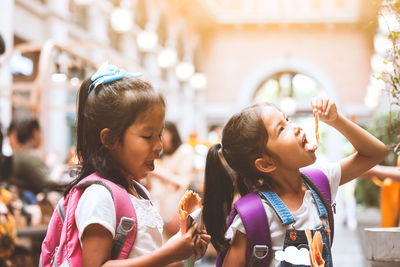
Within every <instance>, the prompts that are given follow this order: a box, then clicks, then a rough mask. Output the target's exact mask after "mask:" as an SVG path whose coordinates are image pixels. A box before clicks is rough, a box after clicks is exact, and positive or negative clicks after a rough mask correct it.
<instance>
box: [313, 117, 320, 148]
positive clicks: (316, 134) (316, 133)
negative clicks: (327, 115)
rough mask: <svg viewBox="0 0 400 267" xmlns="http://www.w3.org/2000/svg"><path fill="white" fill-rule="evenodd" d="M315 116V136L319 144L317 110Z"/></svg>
mask: <svg viewBox="0 0 400 267" xmlns="http://www.w3.org/2000/svg"><path fill="white" fill-rule="evenodd" d="M314 118H315V138H316V140H317V145H319V130H318V121H319V116H318V113H317V112H314Z"/></svg>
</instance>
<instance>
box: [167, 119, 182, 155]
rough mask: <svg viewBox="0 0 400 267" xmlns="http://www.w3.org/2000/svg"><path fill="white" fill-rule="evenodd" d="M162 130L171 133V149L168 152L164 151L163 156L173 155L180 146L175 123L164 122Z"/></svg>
mask: <svg viewBox="0 0 400 267" xmlns="http://www.w3.org/2000/svg"><path fill="white" fill-rule="evenodd" d="M164 129H165V130H167V131H169V132H170V133H171V149H170V150H168V151H166V150H165V149H164V151H163V154H165V155H171V154H174V152H175V151H176V150H177V149H178V147H179V146H180V145H182V139H181V136H180V135H179V132H178V128H176V125H175V123H173V122H172V121H166V122H165V125H164Z"/></svg>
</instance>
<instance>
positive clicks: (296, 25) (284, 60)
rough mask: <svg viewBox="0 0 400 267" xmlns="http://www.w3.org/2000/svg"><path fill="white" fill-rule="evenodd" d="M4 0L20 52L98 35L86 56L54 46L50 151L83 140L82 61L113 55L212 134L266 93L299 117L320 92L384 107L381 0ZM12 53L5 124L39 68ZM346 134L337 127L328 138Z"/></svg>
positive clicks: (175, 117) (46, 108)
mask: <svg viewBox="0 0 400 267" xmlns="http://www.w3.org/2000/svg"><path fill="white" fill-rule="evenodd" d="M1 6H2V11H1V16H0V29H1V34H2V35H3V37H4V39H5V41H6V44H7V51H8V52H11V50H12V48H13V47H15V46H16V45H18V44H21V43H25V42H30V43H34V44H38V45H43V44H45V43H46V40H51V42H53V43H56V44H63V45H65V46H67V47H66V48H65V49H67V48H68V46H69V44H71V43H82V44H87V43H90V44H92V46H88V47H89V49H88V48H86V49H82V48H79V46H73V47H72V46H70V48H71V49H70V50H72V51H70V52H74V51H75V53H77V54H79V55H75V56H74V55H72V56H71V53H69V54H68V53H65V51H61V52H60V51H58V52H52V53H51V56H49V58H50V61H51V62H52V63H54V64H52V66H51V67H49V68H47V70H46V71H47V74H46V75H47V76H45V77H44V78H43V79H47V80H51V83H49V85H47V87H46V86H42V87H46V88H41V89H39V90H43V91H46V90H47V91H46V92H47V93H46V94H47V97H42V99H45V100H43V101H42V102H41V103H42V104H41V105H39V108H38V109H39V110H37V109H36V110H35V109H34V111H35V112H38V115H39V116H40V117H41V120H42V122H43V123H46V124H47V126H46V132H45V138H46V139H47V140H46V142H45V144H46V151H48V152H54V151H57V152H58V153H60V154H62V155H64V154H66V151H67V149H68V146H67V144H69V145H70V144H71V143H72V142H73V140H72V136H73V131H71V128H72V127H73V121H74V110H73V108H71V107H72V106H73V105H74V101H73V100H71V99H73V97H71V92H75V93H76V90H77V88H78V86H79V85H78V84H79V82H77V80H76V79H75V80H74V84H73V85H71V78H73V77H71V74H70V69H71V68H72V67H74V64H76V65H78V69H80V68H81V67H82V66H83V67H82V68H84V71H83V74H86V76H88V75H89V74H90V72H91V71H93V69H94V68H95V66H93V65H96V64H100V63H101V62H102V61H103V60H105V59H107V58H110V57H111V56H113V57H112V58H113V62H112V63H115V64H118V65H122V66H124V67H125V68H127V69H129V70H131V71H141V72H143V73H144V78H145V79H148V80H150V81H151V82H152V83H153V85H154V86H155V87H156V88H158V89H159V90H160V91H162V92H163V93H164V95H165V96H166V99H167V105H168V108H167V118H168V119H170V120H172V121H175V122H177V124H178V126H179V129H180V130H181V133H182V136H183V137H184V138H186V137H187V136H189V134H190V133H191V132H193V131H196V132H197V133H198V136H199V138H203V139H204V138H206V135H207V131H208V128H209V127H210V126H211V125H221V124H224V123H225V121H226V119H227V118H228V117H229V116H230V115H232V114H233V113H234V112H236V111H238V110H240V109H241V108H243V107H245V106H247V105H249V104H251V103H255V102H258V101H270V102H274V103H276V104H277V105H278V106H280V107H281V108H282V109H283V110H284V111H286V112H288V113H290V115H292V116H294V117H299V118H300V117H305V118H306V117H311V110H310V107H309V105H308V100H309V97H311V96H314V95H317V94H325V95H326V96H329V97H330V98H332V99H334V100H335V101H336V102H337V103H338V106H339V108H340V110H341V111H342V112H343V113H344V114H345V115H350V114H356V115H357V117H358V118H361V119H365V120H367V119H368V117H369V116H370V114H371V111H372V110H371V109H370V108H368V107H367V106H365V102H364V100H365V97H366V96H367V87H368V85H369V84H370V73H371V64H370V60H371V55H372V54H373V53H374V47H373V37H374V31H375V29H374V25H373V23H372V25H371V21H374V20H375V17H376V14H375V9H374V7H372V6H371V3H370V1H363V0H263V1H260V0H246V1H242V0H206V1H200V0H192V1H183V0H112V1H111V0H110V1H106V0H104V1H95V0H15V1H13V0H2V4H1ZM93 44H94V45H95V46H93ZM93 47H95V49H94V48H93ZM80 50H82V51H80ZM105 51H107V52H105ZM53 54H57V55H53ZM60 54H61V55H62V54H68V56H60ZM22 56H24V54H22ZM79 56H80V60H76V58H79ZM3 57H4V56H3ZM25 57H28V58H30V59H31V60H32V62H33V67H32V73H33V74H32V75H31V76H35V73H36V74H37V73H38V72H40V69H38V68H37V67H35V66H37V65H38V64H39V62H40V58H41V53H40V52H38V53H34V54H33V55H32V54H29V53H26V54H25ZM0 59H2V58H0ZM85 60H86V61H87V62H86V64H83V63H82V61H85ZM77 61H79V62H80V63H79V64H78V63H75V62H77ZM71 62H72V63H71ZM88 62H89V63H90V62H92V63H94V64H88ZM5 63H9V60H8V59H7V62H3V64H2V67H1V70H0V88H1V91H0V92H1V94H0V96H1V99H0V101H1V102H0V103H1V106H0V109H1V110H0V116H1V122H2V124H3V126H4V125H7V124H8V123H9V121H10V119H11V117H12V116H13V113H15V112H16V111H15V107H14V106H17V105H18V103H14V102H13V100H11V99H12V98H11V96H12V95H13V94H14V91H15V88H14V87H13V84H15V83H16V82H19V81H21V80H23V81H26V80H27V81H34V79H35V77H33V78H27V77H24V75H21V74H20V73H19V74H15V71H14V70H13V69H12V68H13V66H10V64H5ZM28 65H29V64H28ZM63 66H68V68H67V69H66V70H62V67H63ZM69 67H71V68H69ZM60 68H61V70H60ZM28 69H29V66H28ZM72 69H74V68H72ZM75 69H76V68H75ZM58 72H65V73H66V74H67V80H64V81H63V84H58V85H57V84H56V83H55V82H54V81H53V80H52V77H53V76H52V74H54V73H58ZM13 73H14V74H13ZM83 74H82V71H81V72H80V75H78V76H79V79H82V78H83V77H86V76H84V75H83ZM25 76H26V75H25ZM28 76H29V75H28ZM74 77H75V76H74ZM29 79H30V80H29ZM66 81H67V82H69V85H68V86H66V85H65V83H66ZM79 81H80V80H79ZM66 87H68V88H69V89H68V90H64V91H63V90H53V89H55V88H60V89H62V88H66ZM50 89H51V90H50ZM29 90H30V88H26V89H25V91H29ZM72 95H73V94H72ZM43 96H44V95H43ZM38 101H39V100H38ZM31 104H32V103H31ZM50 104H51V105H50ZM57 105H58V106H68V107H69V108H66V109H60V108H57V107H54V106H57ZM52 106H53V107H54V108H52ZM13 107H14V108H13ZM47 113H51V115H46V114H47ZM335 138H337V136H335V134H334V133H333V134H331V133H329V136H327V141H328V142H329V143H332V142H331V141H334V140H335ZM332 144H337V143H332ZM338 147H339V146H338V145H334V146H332V147H331V148H330V149H328V150H329V151H331V152H329V153H330V154H331V156H329V157H331V158H332V157H334V156H333V155H336V156H338V155H339V156H340V153H338V151H337V150H338V149H339V148H338Z"/></svg>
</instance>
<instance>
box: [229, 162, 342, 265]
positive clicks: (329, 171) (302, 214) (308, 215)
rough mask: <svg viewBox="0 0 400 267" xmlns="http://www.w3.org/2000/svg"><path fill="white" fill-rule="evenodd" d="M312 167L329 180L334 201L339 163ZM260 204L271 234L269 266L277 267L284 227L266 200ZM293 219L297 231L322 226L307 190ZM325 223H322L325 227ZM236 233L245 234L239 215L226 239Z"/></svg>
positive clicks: (338, 175) (339, 175) (338, 178)
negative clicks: (321, 172)
mask: <svg viewBox="0 0 400 267" xmlns="http://www.w3.org/2000/svg"><path fill="white" fill-rule="evenodd" d="M313 167H315V168H317V169H320V170H321V171H323V172H324V174H325V175H326V177H327V178H328V180H329V184H330V188H331V198H332V200H333V199H335V197H336V193H337V190H338V187H339V184H340V177H341V168H340V163H339V162H337V163H315V164H314V165H313ZM262 203H263V206H264V209H265V212H266V214H267V218H268V224H269V229H270V234H271V244H272V252H273V254H272V258H271V259H272V260H271V264H270V266H271V267H272V266H274V267H275V266H276V267H278V266H279V265H280V261H278V260H275V252H276V251H280V250H282V249H283V242H284V240H285V235H286V227H285V226H284V225H283V224H282V222H281V220H280V219H279V217H278V215H277V214H276V212H275V211H274V209H273V208H272V207H271V206H270V205H269V204H268V203H267V201H266V200H264V199H262ZM292 214H293V217H294V218H295V220H296V222H295V224H294V227H295V228H296V229H297V230H305V229H306V228H309V229H315V228H318V227H320V226H322V225H323V222H322V220H321V218H320V217H319V215H318V210H317V206H316V205H315V201H314V198H313V196H312V194H311V191H310V190H307V191H306V192H305V194H304V198H303V203H302V205H301V206H300V208H299V209H298V210H296V211H295V212H292ZM326 223H327V222H324V225H326ZM236 231H240V232H242V233H244V234H246V230H245V229H244V226H243V223H242V220H241V218H240V216H239V215H236V217H235V218H234V219H233V222H232V224H231V226H230V227H229V228H228V230H227V231H226V233H225V237H226V238H230V239H231V241H233V237H234V236H235V234H236Z"/></svg>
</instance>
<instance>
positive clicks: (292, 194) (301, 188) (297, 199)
mask: <svg viewBox="0 0 400 267" xmlns="http://www.w3.org/2000/svg"><path fill="white" fill-rule="evenodd" d="M271 176H272V179H273V183H272V184H271V188H272V191H274V192H275V193H276V194H277V195H278V196H279V198H280V199H281V200H282V201H283V203H285V205H286V206H287V207H288V208H289V210H290V211H296V210H297V209H299V208H300V206H301V204H302V203H303V198H304V193H305V191H306V190H307V187H306V186H305V184H304V183H303V179H302V178H301V174H300V172H299V171H284V172H277V171H276V172H274V173H272V174H271Z"/></svg>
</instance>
